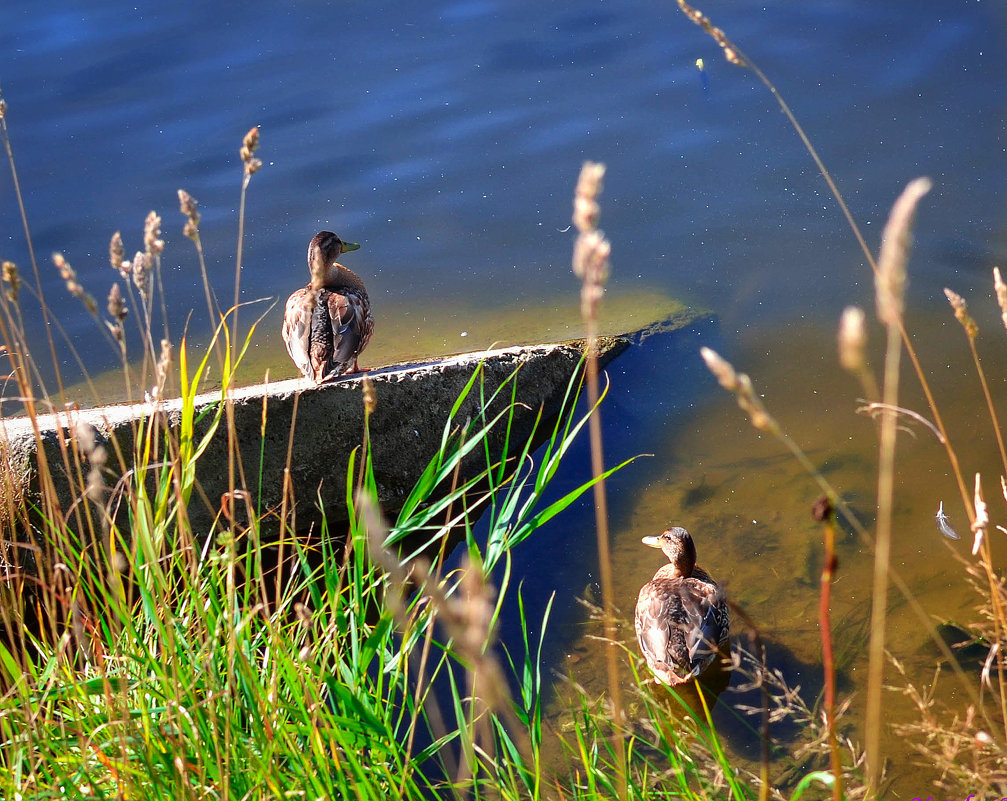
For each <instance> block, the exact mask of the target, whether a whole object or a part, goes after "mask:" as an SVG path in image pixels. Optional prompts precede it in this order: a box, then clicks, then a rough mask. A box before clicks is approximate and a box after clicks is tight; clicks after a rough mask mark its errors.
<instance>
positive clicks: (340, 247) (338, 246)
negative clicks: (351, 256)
mask: <svg viewBox="0 0 1007 801" xmlns="http://www.w3.org/2000/svg"><path fill="white" fill-rule="evenodd" d="M359 249H360V245H358V244H357V243H356V242H344V241H343V240H342V239H340V238H339V237H338V236H336V235H335V234H334V233H332V231H319V232H318V233H317V234H315V235H314V236H313V237H312V238H311V242H310V243H309V244H308V269H309V270H311V278H312V280H313V281H318V282H320V283H325V279H326V278H328V276H329V275H330V273H331V272H332V271H333V270H335V271H338V270H339V268H340V267H341V265H340V264H339V263H338V262H337V261H336V259H338V258H339V257H340V256H341V255H343V254H344V253H349V252H350V251H351V250H359Z"/></svg>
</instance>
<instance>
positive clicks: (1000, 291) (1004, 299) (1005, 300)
mask: <svg viewBox="0 0 1007 801" xmlns="http://www.w3.org/2000/svg"><path fill="white" fill-rule="evenodd" d="M993 288H994V289H995V290H996V295H997V305H998V306H999V307H1000V319H1001V320H1003V324H1004V328H1007V284H1004V282H1003V278H1001V277H1000V268H999V267H994V268H993Z"/></svg>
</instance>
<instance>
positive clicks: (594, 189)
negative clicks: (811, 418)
mask: <svg viewBox="0 0 1007 801" xmlns="http://www.w3.org/2000/svg"><path fill="white" fill-rule="evenodd" d="M604 176H605V165H603V164H598V163H596V162H591V161H587V162H585V163H584V165H583V167H582V168H581V171H580V176H579V178H578V180H577V188H576V190H575V191H574V202H573V207H574V209H573V224H574V225H575V226H576V228H577V231H578V232H579V233H578V235H577V241H576V242H575V243H574V251H573V271H574V274H575V275H576V276H577V277H578V278H580V279H581V315H582V317H583V319H584V327H585V334H586V340H587V371H586V372H587V402H588V406H589V407H590V408H591V409H592V414H591V418H590V420H589V421H588V430H589V434H590V439H591V472H592V475H593V476H594V480H595V484H594V488H593V492H594V510H595V530H596V533H597V537H598V574H599V579H600V584H601V596H602V609H603V610H604V618H605V626H604V629H605V638H606V640H607V641H608V644H607V646H606V648H605V669H606V674H607V677H608V693H609V699H610V702H611V704H612V717H613V723H614V726H613V728H612V750H613V752H614V753H615V754H616V760H617V761H616V773H617V775H616V777H615V784H616V787H618V788H619V797H620V798H622V799H625V797H626V784H627V783H626V752H625V748H624V747H623V739H622V737H623V735H622V730H623V726H624V722H625V716H624V712H623V709H624V708H623V702H622V688H621V685H620V683H619V663H618V654H617V653H616V642H617V631H616V622H615V589H614V586H613V582H612V559H611V550H610V545H609V532H608V500H607V497H606V494H605V482H604V481H603V480H602V479H601V475H602V473H603V472H604V471H605V458H604V453H603V448H602V439H601V410H600V409H599V408H598V400H599V397H600V391H599V381H598V358H597V340H598V311H599V306H600V303H601V298H602V296H603V295H604V292H605V281H606V280H607V278H608V273H609V266H608V257H609V255H610V253H611V245H609V243H608V240H607V239H605V236H604V234H602V233H601V231H599V230H598V227H597V226H598V220H599V218H600V216H601V209H600V206H599V205H598V197H599V195H600V194H601V188H602V179H603V178H604Z"/></svg>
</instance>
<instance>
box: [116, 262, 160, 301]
mask: <svg viewBox="0 0 1007 801" xmlns="http://www.w3.org/2000/svg"><path fill="white" fill-rule="evenodd" d="M123 264H129V265H132V277H133V286H135V287H136V288H137V291H139V293H140V298H141V299H142V300H143V301H144V303H146V302H147V301H148V300H149V299H150V272H151V269H152V267H153V264H152V262H151V260H150V259H149V258H147V254H146V253H144V252H143V251H142V250H138V251H137V252H136V255H135V256H133V260H132V261H131V262H123Z"/></svg>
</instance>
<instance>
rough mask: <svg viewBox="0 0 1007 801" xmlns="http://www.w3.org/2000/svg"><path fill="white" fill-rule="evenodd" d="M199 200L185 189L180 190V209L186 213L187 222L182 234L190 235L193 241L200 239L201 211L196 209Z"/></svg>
mask: <svg viewBox="0 0 1007 801" xmlns="http://www.w3.org/2000/svg"><path fill="white" fill-rule="evenodd" d="M197 205H198V202H197V201H196V198H194V197H193V196H192V195H190V194H189V193H188V192H186V191H185V190H184V189H179V190H178V210H179V211H181V212H182V214H183V215H185V218H186V223H185V227H184V228H183V229H182V235H183V236H186V237H188V238H189V239H191V240H192V241H193V242H195V241H197V240H198V239H199V219H200V217H199V212H198V211H197V210H196V206H197Z"/></svg>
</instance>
